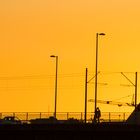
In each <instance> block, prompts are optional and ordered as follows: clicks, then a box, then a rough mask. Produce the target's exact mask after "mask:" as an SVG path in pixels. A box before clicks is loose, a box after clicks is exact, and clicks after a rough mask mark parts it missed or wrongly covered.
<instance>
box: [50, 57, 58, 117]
mask: <svg viewBox="0 0 140 140" xmlns="http://www.w3.org/2000/svg"><path fill="white" fill-rule="evenodd" d="M50 57H53V58H56V74H55V105H54V118H56V107H57V73H58V72H57V71H58V56H56V55H51V56H50Z"/></svg>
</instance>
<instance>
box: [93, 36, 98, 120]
mask: <svg viewBox="0 0 140 140" xmlns="http://www.w3.org/2000/svg"><path fill="white" fill-rule="evenodd" d="M97 72H98V33H96V64H95V105H94V115H95V116H96V114H95V111H96V106H97V81H98V79H97ZM94 118H95V117H94Z"/></svg>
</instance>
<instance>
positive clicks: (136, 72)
mask: <svg viewBox="0 0 140 140" xmlns="http://www.w3.org/2000/svg"><path fill="white" fill-rule="evenodd" d="M136 107H137V72H136V73H135V109H136Z"/></svg>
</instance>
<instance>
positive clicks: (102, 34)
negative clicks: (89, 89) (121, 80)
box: [94, 33, 105, 120]
mask: <svg viewBox="0 0 140 140" xmlns="http://www.w3.org/2000/svg"><path fill="white" fill-rule="evenodd" d="M104 35H105V33H96V65H95V105H94V107H95V109H94V118H95V120H96V114H95V112H96V108H97V81H98V79H97V78H98V77H97V75H98V36H104Z"/></svg>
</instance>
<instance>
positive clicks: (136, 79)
mask: <svg viewBox="0 0 140 140" xmlns="http://www.w3.org/2000/svg"><path fill="white" fill-rule="evenodd" d="M121 74H122V75H123V76H124V77H125V78H126V79H127V80H128V81H129V82H130V83H131V84H132V85H133V86H134V87H135V109H136V107H137V81H138V78H137V77H138V76H137V75H138V73H137V72H135V84H134V83H133V82H132V81H131V80H130V79H129V78H128V77H127V76H126V75H125V74H124V73H123V72H121Z"/></svg>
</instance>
